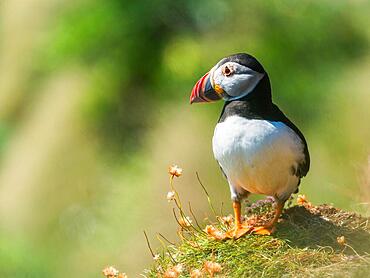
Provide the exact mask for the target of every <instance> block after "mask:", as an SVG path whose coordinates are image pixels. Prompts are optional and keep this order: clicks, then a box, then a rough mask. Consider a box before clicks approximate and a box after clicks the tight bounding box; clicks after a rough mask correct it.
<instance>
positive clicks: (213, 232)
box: [204, 225, 227, 240]
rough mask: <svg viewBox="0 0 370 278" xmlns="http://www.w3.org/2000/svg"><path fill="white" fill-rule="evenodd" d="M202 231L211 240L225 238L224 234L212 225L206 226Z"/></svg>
mask: <svg viewBox="0 0 370 278" xmlns="http://www.w3.org/2000/svg"><path fill="white" fill-rule="evenodd" d="M204 231H205V232H206V233H207V235H208V236H209V237H211V238H213V239H217V240H223V239H225V238H226V237H227V236H226V234H225V233H224V232H222V231H220V230H219V229H217V228H216V227H214V226H212V225H207V226H206V228H205V229H204Z"/></svg>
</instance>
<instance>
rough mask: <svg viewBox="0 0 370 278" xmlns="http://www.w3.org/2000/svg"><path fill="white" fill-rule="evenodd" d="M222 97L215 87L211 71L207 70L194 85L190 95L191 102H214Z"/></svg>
mask: <svg viewBox="0 0 370 278" xmlns="http://www.w3.org/2000/svg"><path fill="white" fill-rule="evenodd" d="M221 98H222V97H221V96H220V95H219V94H218V93H217V92H216V91H215V90H214V89H213V87H212V85H211V80H210V76H209V72H207V73H206V74H205V75H203V77H202V78H201V79H199V81H198V82H197V83H196V84H195V86H194V87H193V90H192V91H191V95H190V104H192V103H194V102H212V101H216V100H219V99H221Z"/></svg>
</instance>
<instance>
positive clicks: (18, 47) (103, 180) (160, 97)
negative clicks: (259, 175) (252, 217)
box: [0, 0, 370, 277]
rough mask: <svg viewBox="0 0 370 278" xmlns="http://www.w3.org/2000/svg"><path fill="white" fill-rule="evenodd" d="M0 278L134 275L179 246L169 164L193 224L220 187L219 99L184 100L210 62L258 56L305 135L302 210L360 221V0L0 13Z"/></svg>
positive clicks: (13, 8)
mask: <svg viewBox="0 0 370 278" xmlns="http://www.w3.org/2000/svg"><path fill="white" fill-rule="evenodd" d="M0 12H1V15H0V276H1V277H101V270H102V268H103V267H105V266H107V265H111V264H112V265H114V266H116V267H117V268H118V269H119V270H121V271H123V272H126V273H128V274H129V275H130V276H131V277H138V276H139V273H141V272H142V270H143V269H144V268H145V267H147V266H149V264H150V262H151V260H152V259H151V256H150V254H149V251H148V250H147V247H146V243H145V240H144V236H143V233H142V231H143V230H146V231H147V233H148V235H149V238H150V239H151V241H152V245H153V247H158V246H160V244H159V242H158V241H157V240H156V233H157V232H160V233H162V234H164V235H166V236H167V237H168V238H169V239H172V240H176V234H175V231H176V223H175V220H174V219H173V217H172V211H171V204H169V203H168V202H167V200H166V193H167V191H168V190H169V185H168V174H167V167H168V166H169V165H170V164H172V163H176V164H178V165H180V166H181V167H183V168H184V175H183V176H182V177H181V178H179V179H176V181H175V184H176V186H177V188H178V190H179V192H180V194H181V196H182V198H183V199H184V201H183V202H184V203H187V201H191V203H192V206H193V208H194V210H195V211H196V214H197V216H198V218H199V220H201V219H203V218H204V217H206V216H207V214H209V209H208V207H207V201H206V197H205V196H204V194H203V193H202V190H201V187H200V186H199V185H198V183H197V181H196V176H195V171H198V172H199V174H200V176H201V178H202V180H203V183H204V184H205V185H206V186H207V188H208V190H209V192H210V194H211V197H212V199H213V201H214V203H215V205H216V206H217V207H218V208H220V207H221V203H224V211H225V213H228V212H230V211H231V209H230V201H229V189H228V186H227V184H226V181H225V180H224V179H223V177H222V175H221V173H220V171H219V169H218V166H217V163H216V162H215V161H214V159H213V154H212V148H211V138H212V134H213V128H214V125H215V123H216V121H217V119H218V115H219V113H220V110H221V108H222V103H221V102H220V103H215V104H209V105H193V106H190V105H189V104H188V100H189V94H190V91H191V88H192V86H193V84H194V83H195V82H196V81H197V80H198V78H199V77H200V76H201V75H202V74H204V73H205V72H206V71H208V70H209V69H210V68H211V67H212V66H213V65H214V64H215V63H216V62H217V61H218V60H219V59H221V58H222V57H224V56H227V55H229V54H233V53H236V52H247V53H251V54H253V55H255V56H256V57H257V58H258V59H259V60H260V61H261V63H262V64H263V65H264V67H265V69H266V70H267V71H268V73H269V76H270V79H271V82H272V87H273V98H274V101H275V102H276V103H277V104H278V105H279V106H280V107H281V109H282V110H283V111H284V112H285V113H286V114H287V115H288V116H289V117H290V118H291V119H292V120H293V121H294V122H295V123H296V124H297V125H298V126H299V127H300V129H301V130H302V131H303V133H304V134H305V136H306V138H307V141H308V143H309V148H310V152H311V159H312V168H311V171H310V173H309V175H308V177H307V178H305V179H304V180H303V182H302V185H301V192H302V193H305V194H306V195H307V196H308V198H309V200H310V201H312V202H313V203H316V204H318V203H333V204H334V205H336V206H338V207H340V208H343V209H348V210H352V211H356V212H361V213H363V214H368V215H369V214H370V213H369V207H368V206H367V205H366V204H367V203H368V202H370V189H369V187H370V145H369V142H370V89H369V86H370V81H369V80H370V79H369V78H370V48H369V42H370V28H369V26H370V17H369V14H370V2H369V1H365V0H364V1H361V0H348V1H344V0H343V1H332V0H321V1H311V0H299V1H298V0H290V1H288V0H272V1H258V0H256V1H236V0H213V1H211V0H209V1H196V0H188V1H174V0H157V1H149V0H142V1H124V0H105V1H98V0H89V1H88V0H77V1H76V0H73V1H72V0H9V1H7V0H5V1H1V2H0Z"/></svg>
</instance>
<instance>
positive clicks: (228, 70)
mask: <svg viewBox="0 0 370 278" xmlns="http://www.w3.org/2000/svg"><path fill="white" fill-rule="evenodd" d="M233 73H234V69H233V68H232V67H230V66H225V67H224V68H223V69H222V74H223V75H225V76H230V75H232V74H233Z"/></svg>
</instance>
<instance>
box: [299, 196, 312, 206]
mask: <svg viewBox="0 0 370 278" xmlns="http://www.w3.org/2000/svg"><path fill="white" fill-rule="evenodd" d="M297 204H298V205H300V206H305V207H308V208H311V207H312V204H311V203H310V202H309V201H308V200H307V198H306V195H298V197H297Z"/></svg>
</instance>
